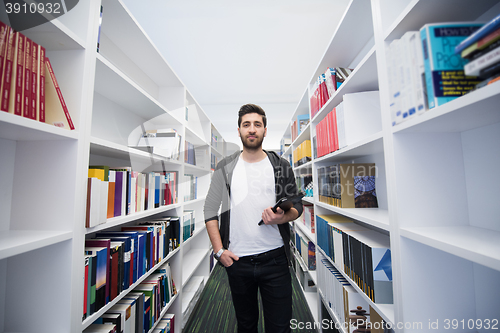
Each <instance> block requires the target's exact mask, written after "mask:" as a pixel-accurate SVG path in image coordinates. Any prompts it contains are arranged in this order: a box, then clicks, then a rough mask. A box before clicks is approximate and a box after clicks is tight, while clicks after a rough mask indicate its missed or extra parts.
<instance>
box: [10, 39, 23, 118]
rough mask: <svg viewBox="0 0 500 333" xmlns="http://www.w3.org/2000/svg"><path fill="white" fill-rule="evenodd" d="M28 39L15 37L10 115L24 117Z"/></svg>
mask: <svg viewBox="0 0 500 333" xmlns="http://www.w3.org/2000/svg"><path fill="white" fill-rule="evenodd" d="M25 44H26V37H25V36H24V35H23V34H22V33H20V32H16V33H15V36H14V58H13V61H12V63H13V65H14V66H13V70H12V81H11V85H10V99H9V113H13V114H15V115H18V116H22V115H23V82H24V60H25V59H24V47H25Z"/></svg>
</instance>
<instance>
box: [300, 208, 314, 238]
mask: <svg viewBox="0 0 500 333" xmlns="http://www.w3.org/2000/svg"><path fill="white" fill-rule="evenodd" d="M303 208H304V210H303V212H302V215H301V216H300V218H299V221H300V222H301V223H302V224H303V225H305V227H306V228H307V230H310V231H311V233H312V234H314V233H315V232H316V225H315V223H314V205H312V204H308V203H305V204H303Z"/></svg>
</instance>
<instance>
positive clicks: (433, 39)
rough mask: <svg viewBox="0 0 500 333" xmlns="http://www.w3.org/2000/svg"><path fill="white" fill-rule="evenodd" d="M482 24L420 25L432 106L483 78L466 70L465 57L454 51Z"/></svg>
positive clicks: (448, 98) (428, 98)
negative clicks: (467, 75) (467, 74)
mask: <svg viewBox="0 0 500 333" xmlns="http://www.w3.org/2000/svg"><path fill="white" fill-rule="evenodd" d="M481 25H482V24H479V23H474V22H454V23H434V24H426V25H424V26H423V27H422V28H421V29H420V38H421V41H422V49H423V59H424V66H425V81H426V90H427V101H428V106H429V109H432V108H434V107H436V106H439V105H442V104H444V103H447V102H449V101H451V100H453V99H455V98H457V97H459V96H462V95H464V94H465V93H467V92H468V91H471V90H472V89H474V86H475V85H476V84H478V83H479V82H480V81H479V80H478V79H477V78H475V77H466V76H465V74H464V69H463V68H464V65H465V60H464V59H462V57H461V56H460V55H459V54H455V49H454V47H455V45H458V44H459V43H460V42H461V41H463V40H464V39H465V38H466V37H467V36H470V35H471V34H472V33H473V32H474V31H475V30H477V28H478V27H480V26H481Z"/></svg>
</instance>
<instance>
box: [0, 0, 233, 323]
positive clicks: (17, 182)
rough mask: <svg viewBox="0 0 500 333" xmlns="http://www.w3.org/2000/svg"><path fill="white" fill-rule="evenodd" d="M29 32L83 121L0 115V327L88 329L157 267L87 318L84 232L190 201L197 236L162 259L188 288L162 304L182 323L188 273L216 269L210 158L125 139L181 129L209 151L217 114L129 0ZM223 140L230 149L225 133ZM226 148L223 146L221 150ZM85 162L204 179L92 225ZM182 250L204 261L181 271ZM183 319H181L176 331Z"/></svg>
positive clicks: (75, 11)
mask: <svg viewBox="0 0 500 333" xmlns="http://www.w3.org/2000/svg"><path fill="white" fill-rule="evenodd" d="M101 5H102V8H103V12H102V13H103V16H102V25H100V24H101V19H100V13H101ZM5 17H6V16H5ZM2 20H3V21H5V19H2ZM23 33H25V34H26V35H27V36H28V37H29V38H31V39H33V41H34V42H36V43H38V44H41V45H42V46H44V47H45V48H46V50H47V56H48V57H49V59H50V61H51V64H52V67H53V68H54V72H55V74H56V77H57V81H58V83H59V85H60V88H61V91H62V94H63V96H64V100H65V102H66V104H67V106H68V110H69V112H70V114H71V118H72V120H73V123H74V124H75V127H76V130H73V131H69V130H64V129H61V128H58V127H55V126H52V125H49V124H45V123H40V122H36V121H33V120H30V119H26V118H23V117H19V116H14V115H12V114H8V113H6V112H1V113H0V155H1V156H2V158H1V159H0V169H1V170H2V172H1V173H0V188H1V192H2V193H1V194H2V200H0V211H1V212H2V214H1V217H0V230H1V231H0V276H2V278H1V280H2V283H0V299H2V304H4V305H5V306H4V305H0V323H2V324H1V327H0V331H2V332H4V331H5V332H9V331H23V332H35V331H36V332H54V333H59V332H61V333H62V332H82V331H83V330H85V329H86V328H87V327H88V326H90V325H91V324H92V323H93V322H94V321H95V320H96V319H97V318H98V317H99V316H100V315H101V314H103V313H104V312H106V311H107V310H108V309H110V307H112V306H113V305H114V304H116V303H117V302H119V301H120V300H121V299H123V298H124V296H125V295H127V294H128V293H129V292H130V291H131V290H132V289H134V288H135V286H137V285H138V284H139V283H141V281H144V279H146V277H147V276H149V275H150V274H151V273H152V272H153V271H154V269H155V268H157V267H159V265H160V264H159V265H157V266H155V268H153V270H150V271H149V272H148V273H147V274H146V275H144V276H142V277H141V278H139V280H138V281H137V282H136V283H134V284H133V285H132V286H130V287H129V288H128V289H127V290H125V291H123V292H122V293H121V294H120V295H118V297H116V298H115V299H114V300H113V301H112V302H109V303H108V304H106V305H105V306H104V307H102V308H101V309H99V310H98V311H97V312H96V313H94V314H92V315H90V317H88V318H86V319H85V320H83V322H82V315H83V312H82V304H83V303H84V279H82V277H84V276H85V271H84V270H85V267H84V264H83V263H84V262H85V261H84V251H83V249H84V247H85V241H86V239H91V238H93V237H95V233H96V232H99V231H104V230H106V231H108V230H120V229H121V227H123V226H132V225H136V224H137V223H138V222H142V221H147V220H148V219H153V218H157V217H164V216H166V215H168V216H179V217H180V216H181V215H182V214H183V211H184V210H185V209H189V210H193V211H194V213H195V216H196V217H198V223H197V224H196V228H195V230H196V232H195V233H194V235H193V236H192V237H191V238H192V239H193V240H192V241H186V242H184V243H183V244H182V245H181V246H180V247H179V248H178V249H176V250H175V251H173V252H172V253H170V254H169V255H168V256H167V257H166V258H165V259H163V260H162V263H166V262H168V263H170V264H171V265H170V266H171V269H172V276H173V279H174V281H175V282H177V284H176V286H177V291H178V296H181V297H175V298H174V299H173V300H172V301H171V302H170V303H169V305H168V309H165V311H164V312H163V313H166V312H167V311H168V313H173V314H175V316H176V318H177V319H176V321H177V322H179V323H182V320H183V318H182V312H181V308H182V304H181V303H182V292H183V290H182V282H186V281H187V280H189V278H190V276H191V275H192V274H193V273H195V274H196V275H198V276H203V277H208V276H209V274H210V269H209V258H208V254H209V253H210V251H211V250H210V246H209V244H208V243H209V242H208V236H207V235H206V229H205V228H204V224H203V223H202V221H201V219H200V217H201V216H202V208H203V198H204V196H205V194H206V191H207V190H208V186H207V183H208V182H209V179H210V177H211V172H210V170H209V169H208V165H209V164H208V161H207V163H206V167H207V168H206V169H203V168H199V167H196V166H188V165H187V164H186V163H184V162H183V161H184V160H183V156H182V155H180V156H179V160H171V159H166V158H164V157H162V156H157V155H151V154H149V153H147V152H144V151H141V150H138V149H134V148H129V145H134V144H136V143H137V141H138V139H139V137H140V135H142V132H143V130H142V129H143V128H144V129H162V128H173V129H175V131H176V132H177V133H178V134H179V135H180V136H181V139H182V140H185V139H186V138H187V139H188V140H191V141H194V143H196V145H197V146H200V147H203V148H205V149H206V151H207V153H208V154H209V156H210V152H211V150H212V149H211V147H210V146H211V138H210V130H211V128H214V127H213V125H212V124H211V122H210V119H209V118H208V117H207V116H206V114H205V113H204V111H203V110H202V109H201V107H200V106H199V104H197V103H196V101H195V99H194V97H193V96H192V95H191V94H190V93H189V92H188V90H187V88H186V86H185V85H184V84H183V82H182V80H181V79H180V78H179V77H178V76H177V75H176V74H175V72H174V70H173V69H172V68H171V67H170V66H169V64H168V63H167V62H166V61H165V59H164V58H163V56H162V55H161V53H160V51H159V50H158V49H157V48H156V47H155V46H154V45H153V44H152V43H151V40H150V39H149V37H148V36H146V35H145V33H144V31H143V30H142V28H141V27H140V26H139V24H138V23H137V21H136V20H135V19H134V18H133V16H132V15H131V13H130V12H129V10H128V9H127V8H126V7H125V5H124V4H123V1H121V0H88V1H80V2H78V3H77V4H75V6H74V8H71V10H69V11H68V12H67V13H65V14H64V15H62V16H60V17H59V18H57V19H54V20H51V21H49V22H47V23H45V24H43V25H40V26H37V27H34V28H31V29H28V30H26V31H23ZM98 40H99V47H98V48H97V46H98ZM186 110H188V113H189V119H188V120H186V119H185V115H186V114H187V113H186ZM218 141H219V143H221V148H224V147H223V146H222V143H223V142H224V141H223V139H222V137H221V136H220V135H218ZM183 146H184V145H183V144H182V145H181V146H180V147H183ZM181 153H182V152H181ZM223 154H224V153H223V149H220V151H219V157H222V156H223ZM89 165H107V166H109V167H112V168H116V167H120V168H121V167H131V168H132V170H134V171H139V172H147V171H150V170H153V169H154V171H159V170H165V169H166V171H176V172H178V174H179V175H184V173H185V172H190V173H193V174H196V175H197V176H198V177H199V179H198V184H200V185H199V186H198V188H197V191H198V195H199V198H200V199H197V200H193V201H191V202H187V203H184V202H183V196H184V193H183V192H184V191H185V189H183V188H181V187H182V186H179V188H178V191H177V192H176V194H177V202H179V203H176V204H171V205H167V206H161V207H159V208H154V209H149V210H144V211H139V212H137V213H133V214H130V215H125V216H119V217H113V218H110V219H107V220H106V223H103V224H99V225H97V226H95V227H93V228H85V220H86V209H87V202H86V200H87V178H88V166H89ZM33 174H35V176H31V175H33ZM178 181H180V179H178ZM177 184H179V183H177ZM179 185H180V184H179ZM184 256H186V260H188V261H190V262H192V263H196V265H195V266H193V267H188V268H187V269H186V268H184V269H183V263H184V260H183V257H184ZM34 271H36V272H37V274H36V275H37V276H36V279H33V272H34ZM183 273H185V274H183ZM186 274H187V275H186ZM55 290H57V292H54V291H55ZM47 299H50V300H51V306H49V307H48V306H46V305H47ZM26 313H30V315H29V316H26ZM181 327H182V325H180V324H179V325H176V331H175V332H174V333H180V332H181Z"/></svg>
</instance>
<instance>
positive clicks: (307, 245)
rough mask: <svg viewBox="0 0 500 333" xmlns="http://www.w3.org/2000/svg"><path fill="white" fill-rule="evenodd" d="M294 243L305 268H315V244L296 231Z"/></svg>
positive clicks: (311, 269) (312, 269)
mask: <svg viewBox="0 0 500 333" xmlns="http://www.w3.org/2000/svg"><path fill="white" fill-rule="evenodd" d="M294 245H295V249H296V251H297V253H298V255H299V256H300V257H301V258H302V260H303V262H304V264H305V265H306V267H307V269H308V270H310V271H314V270H316V245H314V242H312V241H310V240H309V239H307V238H305V237H302V235H301V234H300V233H298V232H296V233H295V243H294Z"/></svg>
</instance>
